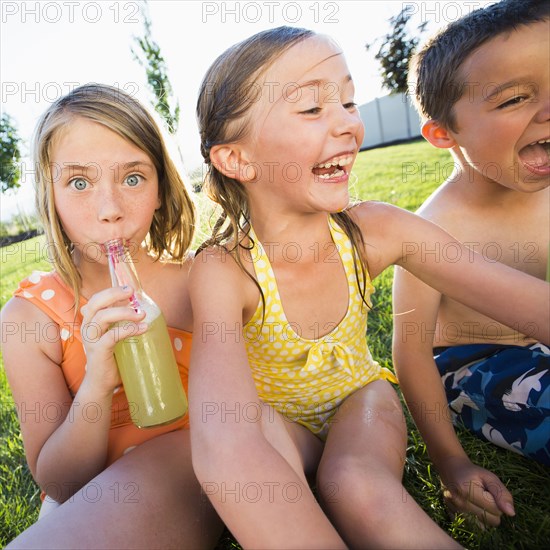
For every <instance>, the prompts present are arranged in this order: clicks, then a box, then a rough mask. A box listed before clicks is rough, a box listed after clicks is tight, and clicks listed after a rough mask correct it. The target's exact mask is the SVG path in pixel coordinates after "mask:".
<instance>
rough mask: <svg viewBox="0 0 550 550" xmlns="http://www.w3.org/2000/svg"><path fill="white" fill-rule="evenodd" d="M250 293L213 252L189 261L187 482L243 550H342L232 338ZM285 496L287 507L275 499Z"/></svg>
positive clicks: (238, 336) (230, 264) (237, 336)
mask: <svg viewBox="0 0 550 550" xmlns="http://www.w3.org/2000/svg"><path fill="white" fill-rule="evenodd" d="M250 285H252V283H251V282H250V281H248V280H247V279H246V277H245V275H244V274H243V273H242V271H240V269H239V268H238V266H237V264H236V263H235V262H234V261H233V259H231V258H229V257H225V258H224V257H223V255H222V253H219V254H218V253H212V252H209V251H208V250H207V251H204V252H203V253H201V254H200V255H199V256H198V257H197V258H196V259H195V261H194V265H193V267H192V270H191V275H190V292H191V302H192V307H193V317H194V331H193V346H192V352H191V369H190V376H189V405H190V421H191V441H192V448H193V466H194V469H195V473H196V475H197V478H198V480H199V482H200V483H201V486H202V487H203V489H204V491H205V493H206V494H207V495H208V497H209V498H210V500H211V502H212V504H213V505H214V507H215V508H216V511H217V512H218V513H219V515H220V516H221V518H222V520H223V521H224V522H225V523H226V524H227V526H228V528H229V529H230V530H231V532H232V533H233V534H234V535H235V537H236V538H237V540H238V541H239V542H240V543H241V544H242V545H243V546H244V547H248V548H258V547H264V548H265V547H270V548H305V547H311V548H344V547H345V545H344V543H343V541H342V540H341V538H340V537H339V535H338V533H337V532H336V530H335V529H334V527H333V526H332V525H331V524H330V522H329V521H328V519H327V518H326V516H325V515H324V513H323V512H322V510H321V508H320V506H319V505H318V503H317V502H316V501H315V499H314V497H313V494H312V493H311V491H310V490H309V488H308V485H307V481H306V479H305V476H304V474H303V470H302V469H301V464H300V462H301V461H300V460H296V450H295V449H294V448H293V447H292V445H289V443H290V440H289V437H288V433H287V432H286V428H285V426H284V425H285V422H284V421H282V420H281V419H280V418H279V417H278V416H276V415H275V416H274V414H273V412H271V413H270V412H269V411H268V409H267V408H266V407H265V406H262V403H261V402H260V400H259V399H258V395H257V392H256V387H255V384H254V380H253V378H252V375H251V372H250V366H249V364H248V358H247V353H246V348H245V344H244V342H243V334H242V323H243V311H244V310H245V304H246V303H247V300H248V298H247V292H248V291H247V288H250ZM252 288H253V289H254V287H253V286H252ZM256 294H257V293H256ZM248 296H254V294H253V293H248ZM248 301H249V302H253V301H254V300H248ZM256 301H257V295H256ZM285 441H286V445H285V444H284V442H285ZM281 442H282V444H281ZM292 453H294V456H292ZM288 487H293V488H295V490H296V493H297V494H298V495H299V498H298V499H297V500H295V499H294V498H293V499H292V501H289V500H288V498H286V499H285V496H286V493H285V488H288Z"/></svg>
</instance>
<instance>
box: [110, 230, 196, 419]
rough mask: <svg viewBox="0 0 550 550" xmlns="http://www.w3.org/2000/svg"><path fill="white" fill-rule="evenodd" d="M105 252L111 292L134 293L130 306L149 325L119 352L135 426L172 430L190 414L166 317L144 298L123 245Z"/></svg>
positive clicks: (115, 243) (117, 243)
mask: <svg viewBox="0 0 550 550" xmlns="http://www.w3.org/2000/svg"><path fill="white" fill-rule="evenodd" d="M103 248H104V250H105V253H106V254H107V257H108V259H109V271H110V273H111V281H112V284H113V286H129V287H130V288H132V289H133V290H134V292H133V294H132V296H131V297H130V304H131V306H132V307H133V308H134V310H135V311H136V312H140V311H145V319H144V320H143V322H145V323H147V324H148V325H149V327H148V329H147V331H146V332H145V333H143V334H140V335H138V336H130V337H128V338H125V339H124V340H121V341H119V342H117V344H116V346H115V359H116V362H117V365H118V370H119V372H120V377H121V378H122V383H123V385H124V390H125V392H126V397H127V399H128V405H129V407H130V415H131V417H132V422H133V423H134V424H135V425H136V426H138V428H150V427H153V426H159V425H161V424H169V423H170V422H174V421H175V420H177V419H178V418H181V417H182V416H183V415H184V414H185V413H186V412H187V398H186V397H185V391H184V389H183V384H182V382H181V378H180V375H179V370H178V366H177V364H176V359H175V357H174V352H173V350H172V345H171V343H170V336H169V335H168V329H167V328H166V322H165V320H164V316H163V315H162V312H161V311H160V309H159V307H158V306H157V304H155V302H153V300H152V299H151V298H150V297H149V296H147V294H145V292H143V289H142V288H141V284H140V282H139V279H138V276H137V273H136V270H135V267H134V263H133V261H132V257H131V255H130V252H129V250H128V247H127V245H126V243H125V242H124V240H123V239H112V240H110V241H107V242H106V243H104V245H103ZM123 323H124V321H122V322H121V323H118V324H119V325H120V324H123Z"/></svg>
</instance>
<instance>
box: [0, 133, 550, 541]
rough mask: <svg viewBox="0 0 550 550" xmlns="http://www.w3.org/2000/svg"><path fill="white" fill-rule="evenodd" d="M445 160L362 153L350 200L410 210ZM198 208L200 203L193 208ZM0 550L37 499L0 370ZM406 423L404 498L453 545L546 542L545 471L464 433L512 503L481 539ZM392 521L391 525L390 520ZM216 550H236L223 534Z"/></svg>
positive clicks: (33, 261)
mask: <svg viewBox="0 0 550 550" xmlns="http://www.w3.org/2000/svg"><path fill="white" fill-rule="evenodd" d="M452 166H453V165H452V161H451V157H450V156H449V154H448V153H447V152H446V151H443V150H437V149H434V148H432V147H430V146H429V145H428V144H426V143H424V142H423V141H419V142H413V143H408V144H404V145H396V146H393V147H387V148H383V149H376V150H372V151H365V152H363V153H361V154H360V155H359V157H358V160H357V162H356V165H355V168H354V173H355V174H356V175H357V181H356V182H355V184H354V185H353V193H354V194H355V196H356V197H358V198H361V199H371V200H381V201H386V202H391V203H393V204H397V205H399V206H401V207H403V208H407V209H409V210H415V209H416V208H418V206H420V204H421V203H422V202H423V200H424V199H425V198H426V197H427V196H428V195H429V194H430V193H431V191H432V190H433V189H435V187H437V185H438V184H439V183H440V182H441V181H442V180H443V179H445V177H446V176H448V175H449V174H450V171H451V170H452ZM201 202H202V201H201ZM1 252H2V257H1V264H0V266H1V278H0V300H1V301H0V305H4V303H5V302H6V301H7V300H8V299H9V296H10V295H11V291H12V290H13V289H14V288H15V287H16V285H17V283H18V282H19V280H21V279H22V278H23V277H24V276H25V275H27V274H29V273H30V272H31V271H32V270H33V269H48V264H47V262H46V261H45V260H44V259H43V257H42V256H43V253H44V252H45V246H44V240H43V237H38V238H35V239H31V240H29V241H25V242H23V243H18V244H16V245H10V246H8V247H5V248H3V249H1ZM391 281H392V272H391V270H388V271H386V273H384V274H383V275H382V276H380V277H379V278H378V279H377V280H376V282H375V286H376V288H377V291H376V293H375V296H374V309H373V311H372V312H371V314H370V316H369V343H370V347H371V351H372V354H373V355H374V357H375V358H376V359H377V360H378V361H379V362H380V363H381V364H383V365H384V366H390V367H391V330H392V314H391ZM0 403H1V408H0V437H1V443H0V545H1V546H4V545H5V544H7V542H9V541H10V540H11V539H12V538H13V537H15V536H16V535H17V534H18V533H19V532H21V531H22V530H23V529H25V528H26V527H28V526H29V525H31V523H33V522H34V521H35V520H36V518H37V515H38V506H39V496H38V495H39V491H38V488H37V487H36V485H35V484H34V483H33V481H32V478H31V477H30V474H29V471H28V468H27V466H26V463H25V458H24V453H23V449H22V444H21V438H20V435H19V428H18V423H17V417H16V415H15V410H14V406H13V401H12V399H11V395H10V392H9V389H8V387H7V383H6V379H5V374H4V370H3V369H1V370H0ZM408 422H409V446H408V452H407V462H406V466H405V478H404V483H405V486H406V488H407V490H408V491H409V492H410V493H411V494H412V496H413V497H414V498H415V499H416V500H417V501H418V502H419V503H420V505H421V506H422V507H423V508H424V509H425V510H426V512H427V513H428V514H429V515H430V516H431V517H432V518H434V520H435V521H437V522H438V523H439V524H440V525H441V526H442V527H443V528H444V529H445V530H447V531H448V532H449V533H450V534H451V535H452V536H453V537H454V538H455V539H457V540H458V541H459V542H460V543H461V544H463V545H464V546H465V547H467V548H470V549H495V548H498V549H509V550H512V549H514V550H517V549H538V548H546V547H548V542H549V541H550V491H549V490H548V488H549V487H550V469H549V468H546V467H544V466H541V465H539V464H537V463H535V462H532V461H528V460H526V459H524V458H522V457H520V456H518V455H515V454H513V453H510V452H508V451H505V450H502V449H499V448H497V447H495V446H493V445H490V444H486V443H483V442H480V441H479V440H477V439H475V438H474V437H472V436H470V435H469V434H468V433H466V432H460V434H459V435H460V438H461V441H462V443H463V445H464V447H465V449H466V451H467V453H468V454H469V455H470V457H471V458H472V460H473V461H474V462H476V463H478V464H480V465H482V466H484V467H486V468H488V469H489V470H492V471H493V472H494V473H495V474H497V475H498V476H499V477H500V478H501V479H502V480H503V481H504V482H505V483H506V485H507V486H508V488H509V489H510V491H511V492H512V494H513V496H514V500H515V508H516V513H517V515H516V517H515V518H513V519H509V518H505V519H504V521H503V524H502V525H501V526H500V527H499V528H498V529H491V530H488V531H485V532H482V531H479V530H478V529H477V528H475V527H473V526H471V525H470V524H469V522H468V518H466V517H463V516H459V517H456V518H455V519H454V520H453V521H451V520H450V519H449V518H448V516H447V514H446V510H445V507H444V505H443V502H442V499H441V490H440V487H439V478H438V475H437V472H436V471H435V470H434V468H433V466H432V465H431V462H430V460H429V458H428V456H427V453H426V448H425V446H424V445H423V443H422V440H421V438H420V435H419V434H418V432H417V431H416V429H415V428H414V425H413V424H412V422H411V421H410V418H408ZM395 520H396V521H399V518H395ZM219 548H220V549H224V550H227V549H229V548H238V545H237V544H236V543H235V542H234V541H233V540H232V539H231V537H230V536H229V534H227V535H226V536H224V537H223V539H222V540H221V541H220V545H219Z"/></svg>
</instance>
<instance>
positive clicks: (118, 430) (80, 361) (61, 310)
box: [14, 271, 192, 464]
mask: <svg viewBox="0 0 550 550" xmlns="http://www.w3.org/2000/svg"><path fill="white" fill-rule="evenodd" d="M14 296H18V297H19V298H23V299H25V300H29V301H30V302H32V303H33V304H35V305H36V306H37V307H38V308H40V309H41V310H42V311H43V312H44V313H46V315H48V317H50V319H51V320H52V322H53V323H55V325H57V327H58V328H57V329H56V330H51V329H49V328H48V327H42V330H41V334H42V336H43V337H44V338H59V337H60V339H61V346H62V352H63V355H62V362H61V369H62V371H63V375H64V377H65V380H66V382H67V388H68V389H69V392H70V393H71V396H73V397H74V396H75V395H76V392H77V391H78V389H79V388H80V384H81V383H82V380H83V378H84V373H85V372H86V355H85V353H84V346H83V345H82V335H81V333H80V328H81V325H82V315H81V313H80V308H81V307H82V306H83V305H84V304H85V303H86V300H85V299H84V298H81V299H80V307H79V308H78V313H77V315H76V318H75V315H74V309H73V304H74V294H73V291H72V290H71V289H70V288H69V287H68V286H67V285H66V284H65V283H64V282H63V281H62V280H61V277H60V276H59V275H58V274H57V273H55V272H50V273H46V272H41V271H35V272H33V273H32V274H31V275H30V276H29V277H27V278H26V279H24V280H23V281H22V282H21V283H20V284H19V288H18V289H17V290H16V291H15V292H14ZM52 328H54V327H52ZM168 332H169V334H170V340H171V342H172V348H173V350H174V354H175V356H176V362H177V364H178V368H179V371H180V376H181V379H182V382H183V386H184V388H185V391H186V392H187V386H188V380H187V378H188V370H189V355H190V351H191V338H192V336H191V334H190V333H188V332H185V331H182V330H177V329H173V328H168ZM57 334H59V337H58V336H57ZM75 405H76V404H75ZM74 414H84V415H88V416H89V417H90V420H91V421H92V419H93V418H95V416H94V415H97V410H93V407H87V410H79V409H78V408H76V409H74ZM187 427H189V418H188V416H187V415H186V416H185V417H184V418H181V419H179V420H177V421H176V422H174V423H172V424H169V425H167V426H159V427H157V428H148V429H146V430H144V429H139V428H137V427H136V426H135V425H134V424H133V423H132V420H131V418H130V411H129V406H128V400H127V399H126V394H125V393H124V388H123V387H122V386H121V387H120V389H118V391H117V390H115V393H114V395H113V403H112V407H111V428H110V430H109V444H108V456H107V464H112V463H113V462H114V461H115V460H117V459H118V458H120V457H121V456H122V455H123V454H125V453H127V452H128V451H130V450H132V449H133V448H134V447H135V446H137V445H139V444H140V443H144V442H145V441H148V440H149V439H152V438H153V437H156V436H157V435H160V434H163V433H168V432H171V431H174V430H177V429H182V428H187Z"/></svg>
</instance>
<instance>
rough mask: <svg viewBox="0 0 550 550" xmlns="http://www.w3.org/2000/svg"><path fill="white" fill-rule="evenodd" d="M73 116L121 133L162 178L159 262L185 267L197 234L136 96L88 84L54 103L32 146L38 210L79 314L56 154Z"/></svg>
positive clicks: (151, 243)
mask: <svg viewBox="0 0 550 550" xmlns="http://www.w3.org/2000/svg"><path fill="white" fill-rule="evenodd" d="M74 117H84V118H87V119H90V120H93V121H94V122H97V123H99V124H102V125H103V126H105V127H107V128H109V129H110V130H112V131H113V132H116V133H117V134H118V135H119V136H121V137H122V138H124V139H125V140H128V141H129V142H131V143H133V144H134V145H135V146H137V147H139V148H140V149H141V150H142V151H143V152H145V153H147V155H148V156H149V157H150V158H151V160H152V161H153V164H154V166H155V169H156V171H157V175H158V185H159V198H160V202H161V206H160V208H159V209H158V210H156V211H155V214H154V217H153V221H152V223H151V228H150V230H149V233H148V234H147V238H146V241H145V242H146V246H147V250H148V252H150V253H152V254H153V255H154V257H155V259H157V260H158V259H159V258H161V257H163V256H168V257H169V258H170V259H171V260H174V261H176V262H180V263H181V262H183V261H184V259H185V257H186V254H187V251H188V249H189V247H190V245H191V241H192V239H193V234H194V230H195V208H194V206H193V202H192V201H191V198H190V196H189V194H188V193H187V190H186V188H185V184H184V182H183V180H182V178H181V176H180V175H179V173H178V171H177V169H176V166H175V165H174V163H173V162H172V160H171V159H170V157H169V154H168V151H167V148H166V144H165V143H164V140H163V138H162V133H161V131H160V130H159V127H158V125H157V124H156V122H155V121H154V119H153V117H152V116H151V115H150V114H149V113H148V112H147V110H146V109H145V108H144V107H143V106H142V105H141V104H140V103H139V102H138V101H137V100H135V99H134V98H133V97H131V96H130V95H128V94H127V93H126V92H123V91H121V90H120V89H118V88H114V87H112V86H107V85H103V84H85V85H83V86H80V87H78V88H76V89H74V90H73V91H71V92H70V93H69V94H67V95H65V96H64V97H62V98H60V99H58V100H57V101H56V102H54V103H53V104H52V105H51V106H50V107H49V108H48V109H47V110H46V112H45V113H44V114H43V115H42V117H41V118H40V120H39V122H38V125H37V128H36V131H35V135H34V143H33V154H34V166H35V169H34V171H35V188H36V209H37V212H38V214H39V216H40V218H41V221H42V224H43V226H44V231H45V233H46V239H47V244H48V250H49V251H51V250H52V249H53V251H54V253H53V254H50V258H49V259H50V262H51V263H52V265H53V267H54V269H55V270H56V271H57V272H58V273H59V275H60V276H61V278H62V279H63V281H64V282H65V283H66V284H67V285H68V286H70V287H71V288H72V289H73V292H74V295H75V310H76V307H77V305H78V303H79V296H80V286H81V277H80V274H79V272H78V270H77V269H76V266H75V264H74V262H73V259H72V249H73V246H72V243H71V242H70V240H69V238H68V237H67V235H66V234H65V232H64V230H63V227H62V225H61V222H60V219H59V215H58V213H57V212H56V210H55V203H54V193H53V182H54V177H55V175H54V174H52V167H51V153H52V142H53V140H54V138H55V136H56V135H57V132H58V131H59V130H60V129H62V128H63V127H65V126H66V125H67V124H68V123H70V122H71V120H72V119H73V118H74Z"/></svg>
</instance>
